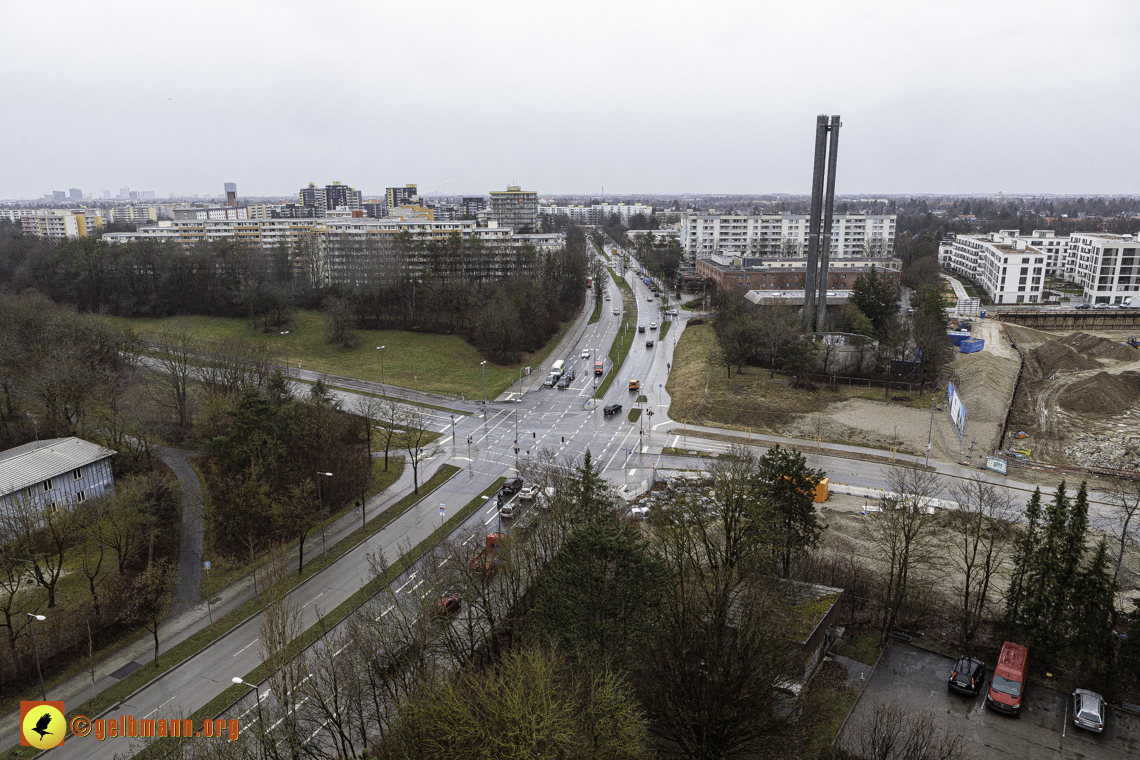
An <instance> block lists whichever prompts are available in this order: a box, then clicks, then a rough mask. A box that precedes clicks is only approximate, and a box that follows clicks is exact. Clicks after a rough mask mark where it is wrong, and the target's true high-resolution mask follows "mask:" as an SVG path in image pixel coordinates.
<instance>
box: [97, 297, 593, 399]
mask: <svg viewBox="0 0 1140 760" xmlns="http://www.w3.org/2000/svg"><path fill="white" fill-rule="evenodd" d="M104 319H107V320H110V321H112V322H114V323H116V324H120V325H129V326H130V327H133V328H134V329H135V330H137V331H138V332H140V333H147V332H154V331H157V330H158V329H159V328H160V327H161V326H162V324H163V323H164V322H170V321H172V320H173V318H171V319H166V320H163V319H128V318H123V317H104ZM186 319H187V320H188V321H189V324H190V329H191V331H192V332H193V334H194V335H195V336H197V337H198V338H201V339H202V340H203V341H213V340H220V339H223V338H244V339H246V340H249V341H252V342H255V343H271V344H272V345H273V346H274V347H275V348H276V349H277V350H278V352H279V356H280V361H282V362H284V361H285V353H286V340H287V341H288V354H289V364H290V366H292V367H294V368H296V367H300V368H301V369H307V370H314V371H317V372H327V373H329V374H333V375H342V376H345V377H354V378H358V379H361V380H371V381H373V382H381V379H383V381H384V382H385V383H389V384H391V385H396V386H400V387H403V388H412V389H414V390H419V391H428V392H431V393H441V394H444V395H449V396H456V397H464V398H467V399H474V398H482V396H483V374H482V367H481V366H480V364H479V362H480V361H482V357H481V356H480V355H479V352H478V351H476V350H475V348H474V347H473V346H472V345H471V344H469V343H468V342H467V341H465V340H463V338H461V337H459V336H458V335H429V334H426V333H416V332H408V331H405V330H356V331H355V332H356V335H357V337H358V338H359V339H360V344H359V345H358V346H357V347H356V348H352V349H341V348H335V347H333V346H330V345H328V344H327V343H325V340H324V336H325V329H324V321H323V319H322V317H321V315H320V314H318V313H316V312H311V311H296V312H294V318H293V324H292V325H291V326H290V327H289V335H288V336H284V335H280V334H279V333H278V331H276V330H275V331H273V332H272V333H268V334H267V333H264V332H262V331H261V330H259V329H257V330H255V329H253V328H251V327H250V324H249V321H248V320H246V319H236V318H228V317H186ZM569 325H570V323H569V322H568V323H566V325H564V326H563V328H562V330H560V331H559V333H558V335H556V336H554V337H553V338H551V340H550V342H549V343H547V345H546V346H545V347H544V348H543V349H542V350H541V351H537V352H535V353H533V354H525V355H524V357H523V361H521V362H520V363H518V364H516V365H511V366H497V365H493V364H491V363H490V362H488V363H487V365H486V366H487V398H495V397H496V396H498V395H499V394H500V393H502V392H503V391H505V390H506V389H507V388H509V387H510V385H511V380H518V378H519V370H520V369H521V368H523V367H528V366H529V367H535V368H536V369H535V371H540V369H537V368H540V367H541V366H542V364H543V363H544V362H545V361H546V358H547V356H548V355H549V354H550V351H551V350H552V349H553V348H554V346H556V345H557V344H558V341H559V340H560V339H561V338H562V335H563V333H565V331H566V328H568V327H569ZM377 346H385V349H384V351H383V352H380V351H377V350H376V347H377ZM381 353H383V354H384V367H383V370H384V371H383V378H381V371H380V370H381V367H380V354H381Z"/></svg>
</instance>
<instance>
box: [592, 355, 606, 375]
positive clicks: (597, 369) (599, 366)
mask: <svg viewBox="0 0 1140 760" xmlns="http://www.w3.org/2000/svg"><path fill="white" fill-rule="evenodd" d="M605 366H606V365H605V364H603V363H602V360H601V359H598V360H597V361H596V362H594V374H595V375H600V374H602V373H603V372H604V371H605Z"/></svg>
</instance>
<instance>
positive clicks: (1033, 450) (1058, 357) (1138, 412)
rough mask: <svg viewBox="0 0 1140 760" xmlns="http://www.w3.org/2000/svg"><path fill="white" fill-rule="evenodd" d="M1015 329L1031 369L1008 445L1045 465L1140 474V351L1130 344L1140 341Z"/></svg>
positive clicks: (1017, 399) (1020, 389) (1013, 413)
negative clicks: (1137, 472) (1139, 428)
mask: <svg viewBox="0 0 1140 760" xmlns="http://www.w3.org/2000/svg"><path fill="white" fill-rule="evenodd" d="M1007 329H1008V330H1009V335H1010V337H1011V338H1012V339H1013V341H1015V342H1016V344H1017V347H1018V348H1019V349H1020V351H1021V353H1022V355H1023V356H1024V359H1025V366H1024V370H1023V371H1022V377H1021V382H1020V384H1019V385H1018V389H1017V395H1016V397H1015V398H1014V402H1013V408H1012V410H1011V414H1010V420H1009V428H1008V430H1007V435H1006V439H1005V447H1006V448H1007V449H1011V448H1013V449H1015V450H1016V449H1020V450H1021V452H1022V454H1023V455H1024V456H1027V457H1028V458H1029V459H1032V460H1034V461H1039V462H1048V463H1052V464H1058V465H1067V466H1074V467H1094V468H1105V469H1112V470H1128V471H1135V470H1140V464H1138V463H1140V432H1138V430H1137V428H1138V426H1140V349H1137V348H1135V347H1133V346H1132V345H1130V344H1129V338H1132V337H1133V336H1132V335H1128V334H1126V333H1122V332H1114V331H1104V332H1100V331H1098V332H1095V333H1090V332H1070V333H1060V332H1044V331H1041V330H1035V329H1033V328H1029V327H1021V326H1018V325H1007ZM1022 434H1024V437H1022ZM1024 452H1029V453H1028V454H1024Z"/></svg>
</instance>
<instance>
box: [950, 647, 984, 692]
mask: <svg viewBox="0 0 1140 760" xmlns="http://www.w3.org/2000/svg"><path fill="white" fill-rule="evenodd" d="M985 682H986V664H985V663H984V662H982V661H981V660H975V659H974V658H973V657H959V658H958V662H956V663H954V670H953V671H951V673H950V679H949V681H948V682H947V686H949V687H950V688H951V689H953V690H954V691H956V692H958V693H959V694H968V695H969V696H971V697H976V696H978V692H979V691H981V690H982V686H983V685H984V684H985Z"/></svg>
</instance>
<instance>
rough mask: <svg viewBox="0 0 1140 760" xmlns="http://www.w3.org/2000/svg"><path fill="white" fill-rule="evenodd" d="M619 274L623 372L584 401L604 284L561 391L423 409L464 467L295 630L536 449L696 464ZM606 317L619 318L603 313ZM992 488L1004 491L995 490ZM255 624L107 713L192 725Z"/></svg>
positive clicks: (345, 559)
mask: <svg viewBox="0 0 1140 760" xmlns="http://www.w3.org/2000/svg"><path fill="white" fill-rule="evenodd" d="M627 272H628V275H627V279H628V281H629V282H630V284H631V286H632V290H633V304H634V307H635V308H636V309H637V321H636V324H638V325H644V326H645V327H646V332H645V333H635V336H636V337H635V343H634V345H633V346H632V347H631V350H630V353H629V356H628V357H627V359H626V360H625V362H624V363H623V365H622V366H620V367H616V368H615V367H613V366H611V365H610V362H609V360H608V359H606V360H605V361H606V368H605V371H606V372H607V373H611V372H616V373H617V377H615V378H614V381H613V383H612V384H611V385H610V387H609V389H608V391H607V392H606V394H605V398H603V399H599V400H597V401H596V402H592V401H591V396H592V395H593V393H594V390H595V382H596V381H597V380H600V379H601V378H596V377H595V375H594V374H593V369H592V362H593V361H594V359H595V358H596V357H605V356H606V355H607V353H608V351H609V348H610V345H611V343H612V341H613V340H614V338H615V336H616V334H617V330H618V327H619V325H620V323H621V314H620V312H621V311H622V310H623V308H624V307H623V306H622V304H623V301H622V297H621V292H620V291H619V289H618V287H617V286H616V285H615V284H614V283H613V282H612V280H611V279H610V278H609V277H607V278H606V283H605V288H604V292H605V293H606V294H608V295H609V298H610V300H609V301H608V302H607V303H605V304H603V305H604V306H605V307H607V308H603V309H602V316H601V319H600V320H599V321H598V322H597V323H595V324H592V325H588V326H586V328H585V329H584V330H582V332H581V334H580V337H578V338H577V339H576V340H566V341H564V345H562V346H560V347H559V350H558V354H559V355H557V356H551V357H550V362H553V361H555V360H557V359H562V360H564V361H565V362H566V363H567V365H568V366H571V367H573V368H574V369H575V374H576V378H575V381H574V383H573V384H572V385H571V386H570V387H569V388H567V389H557V388H544V387H542V386H541V377H545V375H546V373H547V372H548V368H546V367H540V368H534V370H533V372H534V373H538V375H539V376H538V377H534V376H532V377H529V378H527V381H525V382H523V383H521V384H519V385H517V386H516V391H515V392H513V393H508V394H505V396H504V397H503V398H504V399H505V400H501V401H498V402H492V403H490V404H488V406H487V409H486V411H485V412H484V411H483V409H482V407H481V405H479V404H476V403H473V402H455V403H451V404H449V406H450V407H452V408H453V409H455V412H454V413H453V412H442V411H436V410H428V411H429V419H430V420H431V424H432V425H433V426H434V427H435V429H436V430H439V431H440V432H443V433H445V434H447V435H446V436H445V437H444V438H442V439H440V441H439V443H441V444H443V450H442V453H441V454H440V456H439V458H438V460H437V461H436V462H435V463H434V464H436V465H438V464H442V463H443V462H444V461H449V462H451V463H453V464H456V465H459V466H461V467H463V470H462V471H461V472H459V473H458V474H457V475H456V476H454V477H453V478H452V479H451V480H449V481H448V482H447V483H446V484H445V485H444V486H443V487H442V488H440V489H439V490H437V491H436V492H434V493H433V494H432V495H431V497H430V498H428V499H425V500H424V501H423V502H421V503H419V504H417V505H415V506H414V507H413V508H412V509H410V510H408V511H407V512H406V513H405V514H404V515H402V516H401V517H400V518H398V519H397V520H395V521H393V523H392V524H390V525H389V526H388V527H386V528H385V529H384V530H382V531H380V532H379V533H377V534H376V535H374V536H373V537H372V538H370V539H368V540H367V541H365V542H363V543H362V544H361V545H359V546H357V547H356V548H355V549H353V550H352V551H350V552H348V553H347V554H345V555H344V556H342V557H341V558H340V559H339V560H337V561H336V562H334V563H333V564H332V565H330V566H329V567H327V568H325V569H324V570H322V571H320V572H318V573H316V574H314V575H313V576H311V577H310V578H309V579H308V580H307V581H306V582H305V583H303V584H302V585H300V586H298V587H297V588H296V589H295V590H294V591H293V592H292V594H293V595H294V596H295V599H296V601H297V603H298V604H299V605H300V606H301V607H302V609H303V613H304V625H305V626H306V627H308V626H310V625H313V624H314V623H316V622H317V616H318V613H323V612H327V611H328V610H331V609H333V608H335V607H336V606H337V605H339V604H340V603H341V602H343V601H345V600H346V599H348V598H349V597H350V596H351V595H352V594H353V593H355V592H356V591H357V590H359V589H360V588H361V587H362V586H363V585H364V584H365V583H366V582H367V581H368V580H369V564H368V560H367V556H368V555H369V554H371V553H382V554H383V556H384V557H385V559H386V560H387V561H388V562H389V563H392V562H395V561H396V559H398V556H399V553H400V551H401V549H402V548H406V547H407V546H409V545H415V544H416V543H418V542H420V541H422V540H424V539H425V538H426V537H427V536H428V535H430V534H431V532H432V531H434V530H435V529H436V528H438V527H439V526H440V524H441V522H442V519H443V518H441V517H440V507H441V506H443V508H444V511H445V513H446V514H449V515H450V514H455V512H456V510H459V509H461V508H462V507H463V506H464V505H466V504H468V503H469V502H470V501H471V500H472V499H473V498H475V497H476V496H477V495H478V494H480V493H481V492H482V491H483V490H485V489H487V488H488V487H489V486H490V485H492V484H493V483H494V482H495V480H496V479H497V478H500V477H503V476H510V475H513V474H514V473H515V472H516V469H515V468H516V466H517V465H521V464H522V463H523V462H525V461H526V460H528V459H529V458H530V457H532V456H535V455H536V454H537V453H538V452H539V451H540V450H541V449H548V450H551V451H554V452H556V453H557V454H559V455H561V456H563V457H566V458H568V459H573V458H575V457H578V456H581V455H582V454H584V453H585V451H586V450H587V449H589V450H590V452H591V453H592V455H593V457H594V460H595V461H596V462H597V463H598V465H599V466H600V467H601V469H602V470H603V472H604V473H605V475H606V477H607V478H608V479H609V480H610V481H611V482H613V483H619V482H621V481H622V480H623V479H633V480H639V479H642V478H644V477H645V475H646V474H647V473H648V471H649V468H651V467H653V466H654V465H655V464H656V463H659V462H660V463H661V464H665V463H666V462H667V463H668V464H670V465H674V466H685V467H692V466H694V465H695V464H696V460H685V459H682V458H673V457H666V458H662V457H661V455H660V451H661V447H662V446H665V445H674V444H675V443H676V436H674V435H671V434H669V433H668V432H667V431H668V430H669V429H671V428H672V427H675V425H674V424H673V423H672V422H670V421H669V419H668V415H667V411H668V409H667V407H668V403H669V399H668V394H667V393H666V392H665V390H664V384H665V382H666V379H667V376H668V369H667V367H668V365H670V364H671V362H672V358H673V349H674V346H675V343H676V339H677V338H678V337H679V336H680V334H681V332H682V330H683V327H684V319H685V318H686V317H685V316H684V315H685V312H683V311H682V312H681V314H682V316H681V317H679V318H678V317H674V318H673V324H672V327H671V328H670V331H669V333H668V335H667V336H666V338H665V340H663V341H661V340H659V338H658V336H659V333H660V327H658V329H657V330H650V329H649V324H650V323H651V322H657V323H658V325H660V324H661V322H662V317H663V314H662V313H661V308H660V304H661V301H660V300H659V299H658V298H656V297H653V298H652V299H651V298H650V296H651V295H652V293H651V291H650V290H649V288H648V287H647V286H646V285H645V284H644V283H643V282H642V281H641V280H639V279H638V278H637V277H636V275H635V274H634V273H635V272H636V266H633V267H632V268H631V269H629V270H627ZM619 274H620V272H619ZM585 308H586V310H587V313H588V312H589V311H591V310H592V308H593V303H592V300H590V301H588V302H587V304H586V307H585ZM615 308H616V309H617V311H618V312H619V314H616V315H615V314H614V313H613V312H614V309H615ZM649 337H652V338H653V340H654V343H655V345H654V347H653V348H647V347H646V346H645V340H646V339H648V338H649ZM631 378H637V379H638V380H640V381H641V384H642V390H641V393H643V394H644V395H646V396H647V398H648V401H647V404H648V405H651V406H653V407H655V411H656V412H657V414H655V415H654V416H653V417H650V418H648V419H643V420H642V421H641V422H639V423H638V424H630V423H629V422H628V421H627V418H626V414H625V412H626V411H628V410H629V409H630V408H631V406H632V405H633V402H634V401H635V399H636V397H637V395H639V394H636V393H632V392H630V391H629V390H628V381H629V380H630V379H631ZM351 386H352V387H354V388H358V389H359V390H362V391H369V392H373V393H375V392H378V391H379V390H381V389H380V388H379V386H378V385H377V384H368V383H360V382H358V381H354V382H352V383H351ZM338 393H339V394H340V395H341V396H342V398H343V399H344V400H345V401H346V402H347V403H348V404H351V403H353V402H354V400H355V399H354V397H355V395H356V394H355V393H353V392H352V391H351V390H340V391H338ZM612 403H621V404H622V405H623V407H624V409H623V413H622V414H618V415H613V416H604V415H603V413H602V407H603V406H605V405H607V404H612ZM452 433H454V439H453V438H452V435H451V434H452ZM453 440H454V444H453V443H452V441H453ZM516 443H517V445H518V450H517V453H516V449H515V445H516ZM684 445H685V448H690V449H703V450H706V451H707V450H718V449H723V448H725V447H726V444H723V443H719V442H716V441H709V440H702V439H699V438H689V439H687V440H686V441H685V443H684ZM662 459H664V460H665V461H662ZM809 461H810V463H811V464H812V466H815V467H822V468H824V469H826V470H828V472H829V473H830V474H831V475H832V478H833V479H834V480H839V481H844V482H851V483H856V484H858V485H864V486H872V487H882V486H884V485H885V480H884V474H883V467H882V466H881V465H879V464H876V463H873V462H864V461H858V460H853V459H849V458H843V457H841V456H831V455H827V454H823V453H821V454H818V455H812V456H810V457H809ZM939 469H940V470H943V471H944V473H945V474H947V475H950V476H952V477H966V476H969V475H971V474H972V473H973V472H976V470H970V469H969V468H965V467H960V466H958V465H939ZM631 475H632V478H631ZM994 477H995V479H997V477H996V476H994ZM998 480H999V482H1003V483H1006V482H1007V481H1006V480H1005V479H998ZM1010 484H1011V485H1014V486H1015V487H1018V488H1019V489H1021V490H1018V491H1017V493H1019V494H1020V495H1021V496H1022V498H1024V497H1025V496H1026V495H1027V494H1028V490H1029V489H1031V487H1029V486H1027V485H1025V484H1014V483H1010ZM494 519H495V506H494V503H493V500H492V502H490V503H488V505H487V506H486V507H485V508H483V509H480V510H479V511H477V512H476V513H475V514H474V515H472V516H471V517H470V518H469V519H468V520H467V521H466V522H465V523H464V525H463V526H462V527H460V528H459V529H458V530H460V531H470V530H472V529H478V528H483V527H484V526H485V525H487V524H488V523H490V521H491V520H494ZM411 572H415V570H414V569H413V570H411V571H409V573H405V575H404V576H401V578H400V579H399V580H398V581H396V583H395V584H394V585H397V584H401V583H403V584H405V585H406V586H409V587H410V585H414V578H412V579H411V584H409V583H408V582H409V575H410V573H411ZM260 624H261V616H259V615H258V616H254V617H252V618H251V619H249V620H248V621H246V622H245V623H244V624H242V625H241V626H239V627H238V628H236V629H234V630H232V631H231V632H230V633H228V634H226V635H225V636H223V637H221V638H220V639H218V640H217V641H215V642H214V643H213V644H211V645H210V646H209V647H207V648H206V649H204V650H203V651H202V652H200V653H199V654H198V655H196V656H195V657H193V658H192V659H190V660H189V661H187V662H185V663H183V664H182V665H180V666H178V667H176V668H174V669H173V670H171V671H169V672H168V673H167V674H166V675H164V676H163V677H161V678H159V679H157V680H156V681H153V682H152V683H151V684H149V685H148V686H146V687H144V688H143V689H141V690H140V691H139V692H137V693H136V694H134V695H132V696H131V697H130V698H129V699H128V700H126V701H124V702H123V703H122V704H121V705H118V706H116V707H115V708H114V711H113V715H115V716H118V715H119V714H120V713H129V714H131V715H134V716H135V717H136V718H143V717H147V716H149V717H156V716H162V715H167V716H172V715H190V714H192V713H193V712H195V711H196V710H198V709H200V708H201V707H202V706H204V705H205V704H207V703H208V702H209V701H210V700H212V699H213V698H214V697H216V696H217V695H218V694H219V693H221V692H222V691H223V690H224V689H226V688H228V687H229V686H230V683H231V679H232V678H233V677H234V676H244V675H245V674H247V673H249V672H251V671H252V670H254V668H256V667H257V666H258V665H259V664H260V663H261V654H260V647H259V646H258V643H259V641H258V637H259V626H260ZM264 687H265V685H263V687H262V692H263V693H264V691H265V688H264ZM89 717H95V716H89ZM124 749H125V747H124V746H123V744H121V743H116V742H110V741H108V742H98V741H94V740H93V739H92V738H91V737H88V738H86V739H69V740H68V742H67V743H66V744H65V746H63V747H60V748H57V749H55V750H52V751H51V752H52V758H59V759H62V758H107V760H110V759H111V758H112V757H114V756H115V755H116V754H118V753H122V752H123V750H124Z"/></svg>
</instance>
